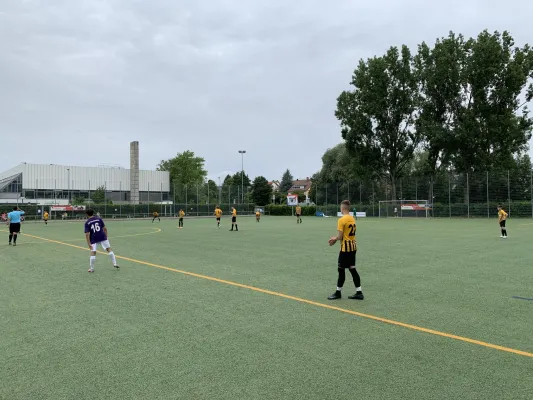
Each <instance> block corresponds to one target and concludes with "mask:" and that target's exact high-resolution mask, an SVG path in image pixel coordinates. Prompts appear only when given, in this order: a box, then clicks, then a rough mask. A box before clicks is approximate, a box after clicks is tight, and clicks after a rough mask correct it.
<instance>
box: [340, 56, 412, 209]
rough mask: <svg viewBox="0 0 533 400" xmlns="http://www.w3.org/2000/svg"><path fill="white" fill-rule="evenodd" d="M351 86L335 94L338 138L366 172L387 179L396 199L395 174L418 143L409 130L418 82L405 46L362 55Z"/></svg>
mask: <svg viewBox="0 0 533 400" xmlns="http://www.w3.org/2000/svg"><path fill="white" fill-rule="evenodd" d="M351 85H352V86H353V87H354V90H352V91H344V92H342V93H341V95H340V96H339V97H338V99H337V110H336V111H335V116H336V117H337V119H339V121H340V123H341V128H342V130H341V132H342V138H343V139H344V140H345V141H346V146H347V148H348V149H349V150H350V151H351V152H352V153H353V154H356V155H357V156H358V158H359V159H360V160H361V163H362V165H364V166H365V167H366V169H367V171H368V172H369V174H374V175H377V176H383V177H386V178H387V179H388V180H389V183H390V187H391V192H392V196H393V198H396V182H397V179H398V178H400V177H401V176H402V174H403V172H404V170H405V167H406V165H407V164H408V163H409V161H410V160H411V159H412V158H413V155H414V151H415V149H416V148H417V146H418V145H419V143H420V134H419V133H418V132H417V131H416V129H414V123H415V119H416V114H415V112H416V110H417V108H416V106H417V101H418V87H417V79H416V75H415V73H414V66H413V57H412V56H411V52H410V51H409V48H408V47H407V46H402V49H401V51H400V50H399V49H398V48H397V47H391V48H390V49H389V50H388V51H387V53H386V54H385V55H384V56H382V57H374V58H371V59H369V60H367V61H366V62H365V61H363V60H361V61H360V62H359V66H358V67H357V69H356V70H355V71H354V74H353V77H352V81H351Z"/></svg>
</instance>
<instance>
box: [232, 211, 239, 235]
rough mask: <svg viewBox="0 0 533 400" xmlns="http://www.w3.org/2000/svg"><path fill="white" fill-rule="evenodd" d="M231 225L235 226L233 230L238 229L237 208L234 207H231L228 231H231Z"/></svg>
mask: <svg viewBox="0 0 533 400" xmlns="http://www.w3.org/2000/svg"><path fill="white" fill-rule="evenodd" d="M233 227H235V231H237V232H238V231H239V227H238V225H237V210H236V209H235V207H231V229H230V231H233Z"/></svg>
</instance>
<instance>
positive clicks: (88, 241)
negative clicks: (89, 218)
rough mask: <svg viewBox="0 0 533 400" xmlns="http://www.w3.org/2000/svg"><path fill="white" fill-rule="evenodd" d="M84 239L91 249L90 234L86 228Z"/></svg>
mask: <svg viewBox="0 0 533 400" xmlns="http://www.w3.org/2000/svg"><path fill="white" fill-rule="evenodd" d="M85 231H86V232H85V240H86V241H87V245H88V246H89V249H91V250H92V248H93V246H92V245H91V234H90V233H89V232H88V231H87V228H85Z"/></svg>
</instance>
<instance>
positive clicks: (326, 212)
mask: <svg viewBox="0 0 533 400" xmlns="http://www.w3.org/2000/svg"><path fill="white" fill-rule="evenodd" d="M325 202H326V211H324V213H325V214H326V215H328V184H327V183H326V200H325Z"/></svg>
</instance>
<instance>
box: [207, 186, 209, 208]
mask: <svg viewBox="0 0 533 400" xmlns="http://www.w3.org/2000/svg"><path fill="white" fill-rule="evenodd" d="M207 216H209V179H208V180H207Z"/></svg>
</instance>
